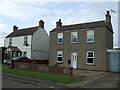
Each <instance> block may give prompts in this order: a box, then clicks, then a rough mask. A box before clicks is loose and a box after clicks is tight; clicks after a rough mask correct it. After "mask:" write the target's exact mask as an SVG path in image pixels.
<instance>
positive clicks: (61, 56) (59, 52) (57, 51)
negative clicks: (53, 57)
mask: <svg viewBox="0 0 120 90" xmlns="http://www.w3.org/2000/svg"><path fill="white" fill-rule="evenodd" d="M58 53H62V56H59V55H58ZM58 57H62V61H58ZM57 63H63V51H57Z"/></svg>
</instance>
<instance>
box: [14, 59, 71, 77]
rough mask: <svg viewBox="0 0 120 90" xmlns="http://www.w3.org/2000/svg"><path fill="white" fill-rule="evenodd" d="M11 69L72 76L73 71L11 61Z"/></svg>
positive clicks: (65, 68)
mask: <svg viewBox="0 0 120 90" xmlns="http://www.w3.org/2000/svg"><path fill="white" fill-rule="evenodd" d="M12 68H14V69H21V70H28V71H35V72H48V73H56V74H64V75H69V76H72V73H73V69H72V68H67V67H58V66H48V65H43V64H34V63H23V62H17V61H12Z"/></svg>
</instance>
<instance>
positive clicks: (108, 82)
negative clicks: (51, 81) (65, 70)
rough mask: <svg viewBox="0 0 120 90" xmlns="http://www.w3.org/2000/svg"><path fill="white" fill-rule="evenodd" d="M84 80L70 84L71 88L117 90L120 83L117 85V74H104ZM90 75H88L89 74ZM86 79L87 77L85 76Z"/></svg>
mask: <svg viewBox="0 0 120 90" xmlns="http://www.w3.org/2000/svg"><path fill="white" fill-rule="evenodd" d="M98 73H99V74H98V75H96V76H94V77H91V78H87V79H86V80H85V79H84V80H83V81H81V82H78V83H74V84H71V86H72V87H81V88H118V86H120V83H118V74H119V73H114V72H104V73H100V72H98ZM89 74H90V73H89ZM86 77H87V76H86ZM118 84H119V85H118Z"/></svg>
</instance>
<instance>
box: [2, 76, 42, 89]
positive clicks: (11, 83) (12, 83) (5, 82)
mask: <svg viewBox="0 0 120 90" xmlns="http://www.w3.org/2000/svg"><path fill="white" fill-rule="evenodd" d="M2 88H40V87H39V86H35V85H31V84H29V83H22V82H19V81H16V80H13V79H8V78H2Z"/></svg>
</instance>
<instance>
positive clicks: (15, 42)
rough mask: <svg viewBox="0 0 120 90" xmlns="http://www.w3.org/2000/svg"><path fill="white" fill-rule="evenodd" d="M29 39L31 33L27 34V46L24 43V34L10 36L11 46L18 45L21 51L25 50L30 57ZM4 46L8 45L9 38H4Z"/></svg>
mask: <svg viewBox="0 0 120 90" xmlns="http://www.w3.org/2000/svg"><path fill="white" fill-rule="evenodd" d="M31 39H32V35H28V44H29V45H28V46H25V45H24V36H18V37H12V46H16V47H18V48H19V49H20V50H21V51H22V53H23V52H24V51H26V52H27V57H29V58H31ZM4 46H5V47H8V46H9V38H5V41H4Z"/></svg>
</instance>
